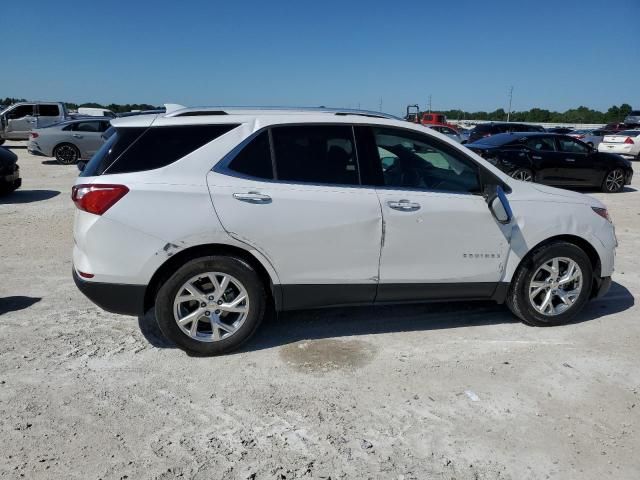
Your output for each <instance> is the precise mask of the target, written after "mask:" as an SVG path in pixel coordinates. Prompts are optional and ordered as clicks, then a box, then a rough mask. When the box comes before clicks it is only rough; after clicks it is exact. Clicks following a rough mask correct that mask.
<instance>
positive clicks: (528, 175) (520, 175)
mask: <svg viewBox="0 0 640 480" xmlns="http://www.w3.org/2000/svg"><path fill="white" fill-rule="evenodd" d="M510 175H511V177H513V178H515V179H516V180H522V181H523V182H533V172H532V171H531V170H529V169H528V168H517V169H516V170H514V171H513V172H511V174H510Z"/></svg>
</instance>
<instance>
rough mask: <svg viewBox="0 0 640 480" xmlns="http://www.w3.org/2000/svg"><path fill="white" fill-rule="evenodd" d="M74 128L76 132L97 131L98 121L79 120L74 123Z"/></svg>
mask: <svg viewBox="0 0 640 480" xmlns="http://www.w3.org/2000/svg"><path fill="white" fill-rule="evenodd" d="M74 130H75V131H76V132H99V131H100V122H80V123H76V125H75V128H74Z"/></svg>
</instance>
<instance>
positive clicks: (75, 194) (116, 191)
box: [71, 184, 129, 215]
mask: <svg viewBox="0 0 640 480" xmlns="http://www.w3.org/2000/svg"><path fill="white" fill-rule="evenodd" d="M128 191H129V189H128V188H127V187H125V186H124V185H104V184H93V185H75V186H74V187H73V189H72V190H71V200H73V203H75V204H76V207H78V208H79V209H80V210H84V211H85V212H89V213H93V214H94V215H102V214H103V213H104V212H106V211H107V210H109V209H110V208H111V207H113V206H114V205H115V204H116V202H117V201H118V200H120V199H121V198H122V197H124V196H125V195H126V194H127V192H128Z"/></svg>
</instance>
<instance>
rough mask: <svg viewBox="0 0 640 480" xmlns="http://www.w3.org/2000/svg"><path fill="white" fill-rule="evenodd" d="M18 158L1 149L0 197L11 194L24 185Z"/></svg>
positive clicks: (9, 151) (10, 152)
mask: <svg viewBox="0 0 640 480" xmlns="http://www.w3.org/2000/svg"><path fill="white" fill-rule="evenodd" d="M17 162H18V156H17V155H16V154H15V153H13V152H12V151H11V150H8V149H6V148H4V147H0V195H5V194H7V193H11V192H13V191H14V190H16V189H17V188H20V185H22V179H21V178H20V167H19V166H18V163H17Z"/></svg>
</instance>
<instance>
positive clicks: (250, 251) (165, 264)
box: [72, 108, 616, 354]
mask: <svg viewBox="0 0 640 480" xmlns="http://www.w3.org/2000/svg"><path fill="white" fill-rule="evenodd" d="M112 125H113V126H114V127H115V129H116V132H115V134H114V135H112V136H111V137H110V139H109V141H108V142H107V143H106V144H105V145H103V147H102V148H101V149H100V150H99V151H98V152H97V153H96V154H95V155H94V156H93V157H92V159H91V160H90V161H89V163H88V164H87V165H86V168H85V169H84V170H83V171H82V172H81V175H80V177H79V178H78V180H77V181H76V184H75V185H74V187H73V190H72V199H73V201H74V202H75V204H76V207H77V212H76V216H75V226H74V248H73V276H74V280H75V282H76V284H77V286H78V288H79V289H80V290H81V291H82V292H84V293H85V294H86V295H87V296H88V297H89V298H90V299H91V300H93V301H94V302H95V303H96V304H97V305H99V306H101V307H102V308H104V309H106V310H108V311H112V312H116V313H121V314H129V315H142V314H144V312H145V311H147V310H149V309H151V308H153V309H155V315H156V319H157V322H158V325H159V327H160V329H161V330H162V332H163V333H164V334H165V335H166V336H167V337H168V338H170V339H172V340H173V341H174V342H175V343H176V345H178V346H180V347H181V348H183V349H185V350H188V351H192V352H198V353H200V354H219V353H224V352H228V351H230V350H232V349H234V348H237V347H238V346H239V345H240V344H242V343H243V342H244V341H246V340H247V339H248V338H249V337H250V336H251V335H252V334H253V332H255V330H256V328H257V327H258V325H259V324H260V322H261V320H262V319H263V317H264V316H265V314H266V312H267V311H268V310H269V309H272V308H274V309H275V310H278V311H282V310H295V309H301V308H314V307H326V306H331V305H344V304H355V305H363V304H364V305H370V304H374V303H382V304H384V303H391V302H408V301H414V302H415V301H432V300H442V299H447V300H454V299H467V300H469V299H493V300H495V301H497V302H504V301H506V303H507V305H508V306H509V307H510V308H511V310H512V311H513V312H514V314H515V315H516V316H518V317H519V318H521V319H522V320H524V321H525V322H527V323H530V324H533V325H554V324H561V323H565V322H567V321H570V320H571V319H572V318H574V317H575V315H576V314H578V312H579V311H580V310H581V309H582V307H583V306H584V305H585V303H586V302H587V301H588V300H589V299H590V298H593V297H596V296H600V295H603V294H604V293H605V292H606V291H607V289H608V288H609V285H610V283H611V274H612V272H613V262H614V249H615V246H616V239H615V235H614V229H613V225H612V224H611V221H610V219H609V217H608V213H607V210H606V207H605V206H604V205H603V204H602V203H601V202H600V201H598V200H597V199H595V198H592V197H589V196H585V195H582V194H579V193H575V192H571V191H564V190H558V189H554V188H550V187H545V186H542V185H536V184H531V183H524V182H518V181H516V180H514V179H513V178H511V177H509V176H508V175H506V174H505V173H503V172H502V171H501V170H499V169H498V168H496V167H495V166H494V165H492V164H491V163H489V162H487V161H486V160H484V159H483V158H481V157H479V156H477V155H475V154H474V153H472V152H471V151H470V150H468V149H466V148H464V147H462V146H461V145H459V144H458V143H457V142H454V141H453V140H450V139H447V138H442V137H441V136H440V135H436V134H435V133H433V132H431V131H430V130H428V129H425V128H424V127H422V126H420V125H414V124H410V123H408V122H404V121H401V120H395V119H393V118H389V117H386V116H384V115H382V114H377V115H376V114H373V113H371V112H366V113H363V114H357V113H353V112H349V113H345V112H341V111H331V110H314V111H309V110H306V111H298V110H287V111H279V110H239V109H234V110H232V109H225V110H221V109H220V108H216V109H214V110H207V109H181V110H176V111H174V110H170V111H168V113H167V114H166V115H164V116H160V117H158V116H149V115H147V116H137V117H131V118H120V119H116V120H113V121H112ZM356 152H357V158H356Z"/></svg>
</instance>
